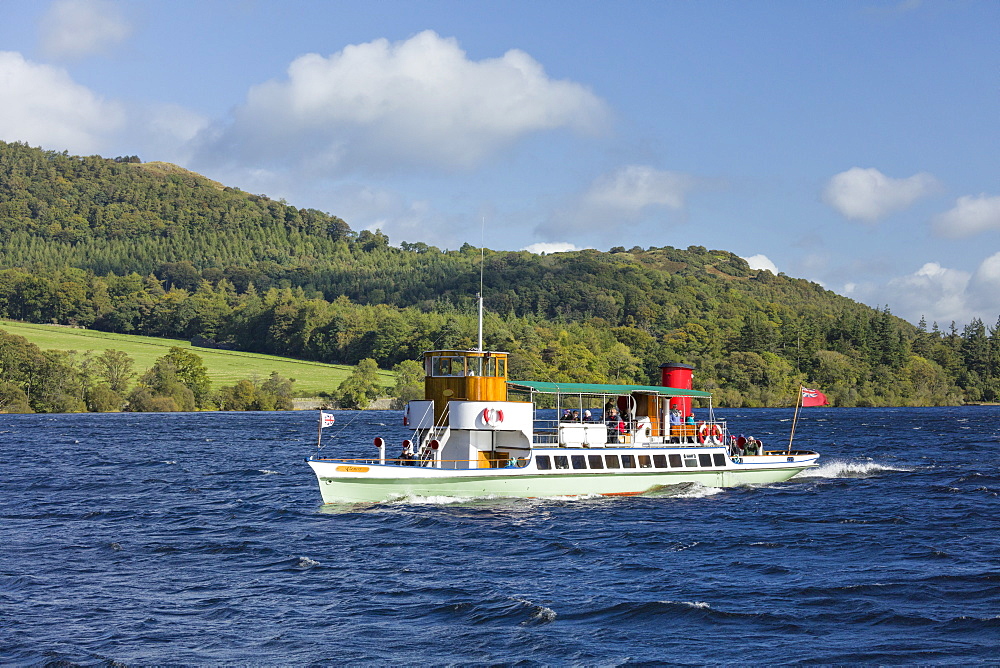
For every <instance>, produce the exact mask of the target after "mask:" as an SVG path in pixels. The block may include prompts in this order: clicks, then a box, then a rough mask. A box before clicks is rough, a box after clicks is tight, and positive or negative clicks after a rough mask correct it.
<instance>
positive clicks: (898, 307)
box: [884, 262, 971, 323]
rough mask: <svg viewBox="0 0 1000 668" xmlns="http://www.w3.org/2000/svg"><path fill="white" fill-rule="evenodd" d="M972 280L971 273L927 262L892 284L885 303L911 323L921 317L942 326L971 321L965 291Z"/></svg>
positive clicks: (891, 281)
mask: <svg viewBox="0 0 1000 668" xmlns="http://www.w3.org/2000/svg"><path fill="white" fill-rule="evenodd" d="M970 278H971V275H970V274H969V273H968V272H965V271H961V270H959V269H948V268H946V267H943V266H941V265H940V264H938V263H937V262H927V263H925V264H924V265H923V266H922V267H920V269H918V270H917V271H915V272H914V273H912V274H909V275H906V276H900V277H897V278H893V279H892V280H890V281H889V283H888V284H887V286H886V290H885V299H884V303H887V304H889V305H890V307H891V308H892V310H893V312H894V313H896V315H899V316H902V317H904V318H907V319H908V320H910V321H912V322H916V321H917V320H919V319H920V317H921V316H924V317H925V318H926V319H927V320H928V321H936V322H940V323H945V322H951V321H952V320H957V321H964V320H967V319H968V318H969V308H968V298H967V294H966V290H967V288H968V286H969V279H970Z"/></svg>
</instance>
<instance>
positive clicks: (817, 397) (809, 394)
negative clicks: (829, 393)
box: [802, 387, 830, 407]
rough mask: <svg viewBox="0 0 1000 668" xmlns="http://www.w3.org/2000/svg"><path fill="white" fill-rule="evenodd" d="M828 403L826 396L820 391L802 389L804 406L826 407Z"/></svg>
mask: <svg viewBox="0 0 1000 668" xmlns="http://www.w3.org/2000/svg"><path fill="white" fill-rule="evenodd" d="M828 403H830V402H828V401H827V400H826V395H825V394H823V393H822V392H820V391H819V390H810V389H809V388H806V387H803V388H802V406H803V407H805V406H826V405H827V404H828Z"/></svg>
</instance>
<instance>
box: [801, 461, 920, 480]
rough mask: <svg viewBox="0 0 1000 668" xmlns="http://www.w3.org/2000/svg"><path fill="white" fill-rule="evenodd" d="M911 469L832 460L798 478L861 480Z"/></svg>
mask: <svg viewBox="0 0 1000 668" xmlns="http://www.w3.org/2000/svg"><path fill="white" fill-rule="evenodd" d="M912 470H913V469H908V468H900V467H895V466H888V465H886V464H879V463H877V462H873V461H871V460H869V461H865V462H845V461H839V460H836V459H835V460H833V461H829V462H824V463H823V464H821V465H820V466H819V468H815V469H807V470H805V471H803V472H802V473H800V474H798V476H796V477H798V478H863V477H868V476H872V475H878V474H879V473H882V472H883V471H912Z"/></svg>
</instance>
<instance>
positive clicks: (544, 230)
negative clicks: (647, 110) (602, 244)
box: [536, 165, 697, 241]
mask: <svg viewBox="0 0 1000 668" xmlns="http://www.w3.org/2000/svg"><path fill="white" fill-rule="evenodd" d="M696 184H697V181H696V180H695V179H694V178H693V177H691V176H689V175H687V174H681V173H679V172H671V171H665V170H660V169H655V168H653V167H649V166H646V165H627V166H625V167H621V168H619V169H616V170H615V171H613V172H610V173H608V174H604V175H602V176H600V177H598V178H597V179H595V180H594V181H593V182H592V183H591V184H590V187H589V188H587V190H586V191H585V192H583V193H582V194H581V195H579V196H578V197H577V198H576V199H575V200H574V201H573V202H571V203H570V204H569V205H567V206H566V207H564V208H563V209H561V210H560V211H557V212H555V213H554V214H553V215H552V217H551V218H550V220H549V221H548V222H547V223H545V224H543V225H539V226H538V227H537V228H536V232H537V233H538V234H539V235H540V236H542V237H545V238H549V239H554V238H559V237H563V238H565V237H566V236H567V235H568V234H576V235H585V236H588V237H596V238H598V239H601V240H603V241H614V240H615V239H616V238H617V236H618V234H619V232H620V230H621V228H622V227H624V226H626V225H628V224H630V223H636V222H639V221H641V220H642V219H644V218H646V217H648V216H650V215H652V214H654V213H655V212H657V211H661V212H662V211H673V212H682V211H683V210H684V207H685V203H686V198H687V195H688V193H689V192H690V191H691V190H693V189H694V187H695V186H696Z"/></svg>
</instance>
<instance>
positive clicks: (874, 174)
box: [823, 167, 939, 223]
mask: <svg viewBox="0 0 1000 668" xmlns="http://www.w3.org/2000/svg"><path fill="white" fill-rule="evenodd" d="M938 187H939V186H938V182H937V180H936V179H935V178H934V177H933V176H931V175H930V174H927V173H925V172H921V173H919V174H914V175H913V176H911V177H909V178H905V179H894V178H891V177H888V176H886V175H885V174H883V173H882V172H880V171H879V170H877V169H873V168H869V169H862V168H860V167H852V168H851V169H849V170H847V171H846V172H841V173H840V174H837V175H835V176H834V177H833V178H831V179H830V180H829V182H827V184H826V188H824V190H823V201H824V202H826V203H827V204H828V205H829V206H831V207H833V208H834V209H835V210H837V211H838V212H840V214H841V215H843V216H844V217H846V218H850V219H852V220H860V221H863V222H866V223H877V222H879V221H880V220H882V219H883V218H885V217H887V216H888V215H889V214H891V213H894V212H896V211H901V210H903V209H906V208H907V207H909V206H910V205H912V204H913V203H914V202H916V201H917V200H918V199H920V198H921V197H924V196H926V195H929V194H931V193H933V192H934V191H936V190H937V189H938Z"/></svg>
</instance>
